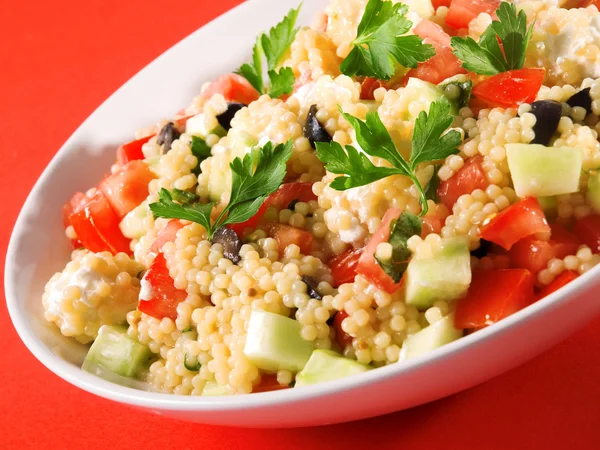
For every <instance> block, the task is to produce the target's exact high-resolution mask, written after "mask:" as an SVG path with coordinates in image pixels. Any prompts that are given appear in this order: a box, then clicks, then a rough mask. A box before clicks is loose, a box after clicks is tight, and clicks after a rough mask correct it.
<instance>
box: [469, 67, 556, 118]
mask: <svg viewBox="0 0 600 450" xmlns="http://www.w3.org/2000/svg"><path fill="white" fill-rule="evenodd" d="M545 75H546V69H538V68H533V69H517V70H510V71H508V72H503V73H500V74H498V75H494V76H493V77H491V78H488V79H487V80H484V81H482V82H481V83H479V84H476V85H475V87H474V88H473V95H474V96H475V97H476V98H477V99H480V100H483V101H484V102H486V103H487V104H488V105H490V106H491V107H495V106H499V107H502V108H516V107H518V106H519V105H521V104H522V103H531V102H533V101H534V100H535V98H536V96H537V94H538V92H539V90H540V88H541V87H542V83H543V82H544V77H545Z"/></svg>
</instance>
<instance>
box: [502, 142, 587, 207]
mask: <svg viewBox="0 0 600 450" xmlns="http://www.w3.org/2000/svg"><path fill="white" fill-rule="evenodd" d="M506 155H507V158H508V167H509V169H510V174H511V176H512V179H513V184H514V186H515V191H516V192H517V195H518V196H519V197H521V198H523V197H529V196H533V197H548V196H552V195H561V194H570V193H572V192H577V191H578V190H579V178H580V176H581V165H582V163H583V152H582V151H581V150H580V149H577V148H571V147H545V146H543V145H539V144H506Z"/></svg>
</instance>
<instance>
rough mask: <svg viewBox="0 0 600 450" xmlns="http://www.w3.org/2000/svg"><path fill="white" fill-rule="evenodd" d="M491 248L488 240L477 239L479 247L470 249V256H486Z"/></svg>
mask: <svg viewBox="0 0 600 450" xmlns="http://www.w3.org/2000/svg"><path fill="white" fill-rule="evenodd" d="M491 249H492V243H491V242H490V241H486V240H485V239H481V240H480V241H479V247H478V248H476V249H475V250H473V251H471V256H474V257H476V258H479V259H481V258H483V257H484V256H487V254H488V253H489V252H490V250H491Z"/></svg>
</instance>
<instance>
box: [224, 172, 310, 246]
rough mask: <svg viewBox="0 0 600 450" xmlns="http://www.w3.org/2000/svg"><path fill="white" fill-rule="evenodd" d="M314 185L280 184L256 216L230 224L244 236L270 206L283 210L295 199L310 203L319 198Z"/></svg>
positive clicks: (255, 225)
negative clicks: (245, 231) (314, 191)
mask: <svg viewBox="0 0 600 450" xmlns="http://www.w3.org/2000/svg"><path fill="white" fill-rule="evenodd" d="M312 186H313V183H309V182H302V183H284V184H282V185H281V186H279V189H277V190H276V191H275V192H273V193H272V194H271V195H269V196H268V197H267V199H266V200H265V202H264V203H263V204H262V205H261V207H260V208H259V209H258V211H257V213H256V214H254V216H252V217H251V218H250V219H248V220H247V221H245V222H242V223H234V224H231V225H228V226H229V228H231V229H232V230H233V231H235V232H236V233H237V234H238V236H243V235H244V230H245V229H246V228H256V227H257V226H258V224H259V223H260V221H261V220H262V218H263V217H264V215H265V213H266V212H267V209H268V208H269V206H274V207H275V208H277V209H279V210H282V209H285V208H287V207H288V206H289V204H290V203H292V202H293V201H294V200H298V201H299V202H304V203H308V202H310V201H311V200H317V196H316V195H315V194H314V193H313V191H312Z"/></svg>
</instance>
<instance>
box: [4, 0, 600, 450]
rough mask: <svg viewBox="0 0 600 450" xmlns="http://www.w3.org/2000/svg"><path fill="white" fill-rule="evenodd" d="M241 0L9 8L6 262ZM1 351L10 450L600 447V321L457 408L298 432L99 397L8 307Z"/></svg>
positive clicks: (118, 0) (460, 397) (68, 0)
mask: <svg viewBox="0 0 600 450" xmlns="http://www.w3.org/2000/svg"><path fill="white" fill-rule="evenodd" d="M273 1H275V0H273ZM239 2H240V0H219V1H206V0H178V1H177V2H167V1H165V0H161V1H148V0H146V1H144V0H128V1H123V0H87V1H80V0H53V1H49V2H46V1H35V2H34V1H23V0H21V1H8V0H5V1H2V2H0V17H2V19H3V20H2V26H0V119H1V120H0V152H1V154H0V161H1V163H0V183H1V184H0V187H1V191H2V196H1V197H2V200H1V201H0V217H2V221H1V223H0V233H1V235H0V246H1V247H0V252H1V253H2V258H1V260H2V262H1V264H4V255H5V252H6V246H7V244H8V238H9V235H10V232H11V229H12V227H13V224H14V221H15V219H16V216H17V213H18V211H19V209H20V207H21V204H22V203H23V202H24V200H25V198H26V196H27V193H28V192H29V190H30V189H31V187H32V186H33V183H34V182H35V180H36V179H37V177H38V176H39V175H40V173H41V172H42V170H43V169H44V167H45V166H46V164H47V163H48V162H49V161H50V159H51V158H52V156H53V154H54V153H55V152H56V150H58V148H59V147H60V146H61V145H62V143H63V142H64V141H65V140H66V139H67V138H68V137H69V135H70V134H71V133H72V132H73V131H74V130H75V128H76V127H77V126H78V125H79V124H80V123H81V122H82V121H83V120H84V119H85V118H86V117H87V116H88V115H89V114H90V113H91V112H92V111H93V110H94V108H96V106H98V105H99V104H100V103H101V102H102V101H103V100H104V99H105V98H106V97H107V96H108V95H109V94H110V93H112V92H113V91H114V90H115V89H116V88H118V87H119V86H120V85H121V84H122V83H123V82H125V81H126V80H127V79H128V78H129V77H131V76H132V75H133V74H135V73H136V72H137V71H138V70H140V69H141V68H142V67H143V66H144V65H146V64H147V63H148V62H150V61H151V60H152V59H154V58H155V57H156V56H158V55H159V54H160V53H162V52H163V51H164V50H166V49H167V48H169V47H170V46H171V45H173V44H175V43H176V42H177V41H179V40H180V39H181V38H183V37H185V36H186V35H188V34H189V33H191V32H192V31H194V30H195V29H196V28H198V27H200V26H202V25H203V24H204V23H206V22H208V21H209V20H211V19H213V18H214V17H216V16H217V15H219V14H221V13H222V12H224V11H225V10H227V9H229V8H231V7H233V6H234V5H235V4H237V3H239ZM324 4H325V2H324ZM2 267H4V266H2ZM3 296H4V294H2V297H3ZM549 332H552V330H549ZM523 339H527V336H523ZM0 342H2V345H3V351H2V356H1V357H0V447H1V448H6V449H34V448H35V449H50V448H53V449H64V450H70V449H84V448H85V449H90V450H91V449H115V450H118V449H124V450H125V449H127V450H134V449H147V448H150V447H149V444H152V445H158V446H157V447H153V448H160V449H177V450H184V449H188V448H202V449H207V450H209V449H235V448H244V449H250V450H251V449H265V450H266V449H280V448H281V449H283V448H285V449H286V450H291V449H296V448H298V449H315V450H317V449H321V448H323V449H328V450H330V449H334V448H344V449H347V448H359V447H365V446H373V448H411V449H413V448H414V449H417V448H433V446H434V445H436V446H437V448H443V449H447V448H461V449H506V448H527V449H537V448H545V449H554V448H572V449H588V448H589V449H591V448H600V434H599V431H598V422H599V419H600V383H599V382H598V380H600V364H599V363H600V352H599V350H600V320H598V319H596V320H595V321H594V322H593V323H592V324H591V325H589V326H588V327H587V328H586V329H584V330H582V331H580V332H579V333H577V334H576V335H575V336H573V337H571V338H570V339H568V340H567V341H565V342H564V343H562V344H561V345H559V346H557V347H555V348H554V349H553V350H551V351H549V352H547V353H546V354H544V355H542V356H540V357H539V358H537V359H535V360H533V361H531V362H530V363H528V364H526V365H525V366H522V367H520V368H518V369H516V370H513V371H512V372H509V373H507V374H505V375H502V376H500V377H498V378H496V379H494V380H492V381H490V382H488V383H485V384H483V385H481V386H478V387H475V388H473V389H470V390H468V391H466V392H463V393H460V394H457V395H454V396H452V397H450V398H447V399H444V400H441V401H437V402H434V403H431V404H428V405H424V406H421V407H418V408H414V409H412V410H408V411H404V412H400V413H396V414H392V415H388V416H384V417H379V418H375V419H371V420H366V421H361V422H356V423H350V424H342V425H336V426H327V427H320V428H312V429H299V430H269V431H263V430H246V429H233V428H222V427H212V426H203V425H197V424H189V423H185V422H178V421H174V420H170V419H165V418H162V417H158V416H155V415H152V414H150V413H146V412H143V411H137V410H133V409H130V408H128V407H126V406H121V405H118V404H115V403H111V402H109V401H107V400H103V399H100V398H96V397H94V396H92V395H90V394H87V393H85V392H83V391H80V390H78V389H76V388H74V387H72V386H70V385H68V384H67V383H66V382H64V381H62V380H60V379H59V378H58V377H56V376H55V375H53V374H51V373H50V372H49V371H48V370H47V369H45V368H44V367H43V366H42V365H41V364H40V363H38V362H37V361H36V360H35V359H34V358H33V356H31V355H30V354H29V352H28V351H27V350H26V348H25V347H24V346H23V344H22V343H21V341H20V340H19V338H18V337H17V334H16V333H15V331H14V329H13V327H12V325H11V323H10V320H9V318H8V314H7V312H6V306H5V304H4V302H0ZM442 376H443V375H442Z"/></svg>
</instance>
